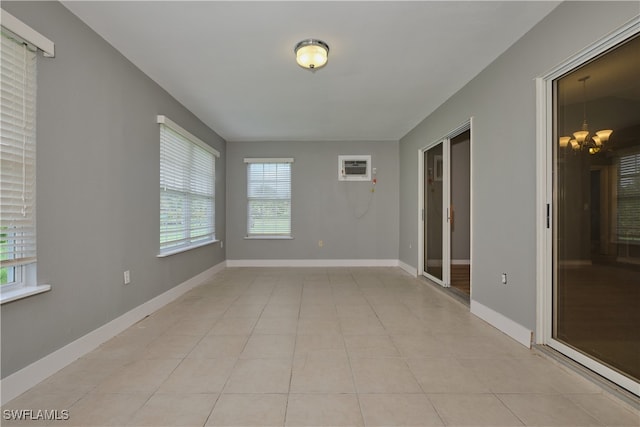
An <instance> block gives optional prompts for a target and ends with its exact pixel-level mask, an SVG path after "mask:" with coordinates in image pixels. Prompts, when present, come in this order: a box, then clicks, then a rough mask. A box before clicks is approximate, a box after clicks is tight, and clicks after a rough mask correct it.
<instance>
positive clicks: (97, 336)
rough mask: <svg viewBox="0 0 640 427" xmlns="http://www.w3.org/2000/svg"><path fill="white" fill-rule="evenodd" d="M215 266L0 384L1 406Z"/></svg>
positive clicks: (181, 291)
mask: <svg viewBox="0 0 640 427" xmlns="http://www.w3.org/2000/svg"><path fill="white" fill-rule="evenodd" d="M225 266H226V263H225V262H221V263H220V264H217V265H214V266H213V267H211V268H209V269H207V270H205V271H203V272H202V273H200V274H197V275H196V276H193V277H192V278H190V279H188V280H186V281H185V282H183V283H181V284H179V285H177V286H174V287H173V288H171V289H169V290H168V291H166V292H164V293H162V294H160V295H158V296H157V297H154V298H152V299H150V300H149V301H147V302H145V303H143V304H141V305H139V306H137V307H136V308H134V309H132V310H130V311H128V312H126V313H125V314H123V315H122V316H120V317H117V318H115V319H113V320H112V321H110V322H109V323H106V324H105V325H102V326H100V327H99V328H97V329H95V330H93V331H91V332H89V333H88V334H86V335H84V336H82V337H80V338H78V339H77V340H75V341H73V342H71V343H69V344H67V345H66V346H64V347H62V348H61V349H58V350H56V351H54V352H53V353H51V354H48V355H47V356H45V357H43V358H42V359H40V360H37V361H35V362H33V363H32V364H30V365H29V366H26V367H24V368H22V369H21V370H19V371H17V372H14V373H13V374H11V375H9V376H7V377H6V378H4V379H2V380H1V381H0V388H1V389H2V405H4V404H5V403H7V402H9V401H10V400H12V399H14V398H15V397H18V396H19V395H21V394H22V393H24V392H25V391H27V390H29V389H30V388H31V387H33V386H35V385H36V384H38V383H39V382H41V381H43V380H44V379H46V378H48V377H50V376H51V375H53V374H55V373H56V372H58V371H59V370H60V369H62V368H64V367H65V366H67V365H68V364H70V363H71V362H73V361H75V360H77V359H78V358H80V357H82V356H84V355H85V354H87V353H89V352H90V351H92V350H94V349H95V348H97V347H98V346H99V345H100V344H102V343H104V342H106V341H108V340H109V339H111V338H113V337H114V336H116V335H118V334H119V333H120V332H122V331H124V330H125V329H127V328H128V327H129V326H131V325H133V324H135V323H136V322H138V321H140V320H142V319H144V318H145V317H146V316H148V315H149V314H151V313H153V312H155V311H156V310H158V309H160V308H162V307H164V306H165V305H167V304H168V303H170V302H171V301H173V300H175V299H177V298H178V297H180V296H181V295H183V294H184V293H186V292H188V291H190V290H191V289H193V288H195V287H196V286H198V285H200V284H202V283H203V282H204V281H206V280H207V279H209V278H210V277H211V276H213V275H215V274H216V273H218V272H219V271H221V270H223V269H224V268H225Z"/></svg>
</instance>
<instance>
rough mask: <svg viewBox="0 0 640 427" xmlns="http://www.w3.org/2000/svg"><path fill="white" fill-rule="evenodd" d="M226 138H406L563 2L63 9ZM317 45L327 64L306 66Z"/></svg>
mask: <svg viewBox="0 0 640 427" xmlns="http://www.w3.org/2000/svg"><path fill="white" fill-rule="evenodd" d="M63 3H64V5H65V6H66V7H67V8H68V9H69V10H71V12H73V13H74V14H76V15H77V16H78V17H79V18H80V19H82V20H83V21H84V22H85V23H87V24H88V25H89V26H90V27H91V28H93V29H94V30H95V31H96V32H97V33H98V34H100V35H101V36H102V37H104V38H105V39H106V40H107V41H108V42H109V43H111V44H112V45H113V46H114V47H115V48H116V49H118V50H119V51H120V52H122V54H124V56H126V57H127V58H128V59H129V60H130V61H132V62H133V63H134V64H135V65H136V66H138V67H139V68H140V69H141V70H142V71H143V72H145V73H146V74H147V75H149V76H150V77H151V78H152V79H153V80H155V81H156V82H157V83H158V84H160V85H161V86H162V87H163V88H164V89H165V90H167V91H168V92H169V93H170V94H171V95H173V96H174V97H175V98H176V99H177V100H178V101H180V102H181V103H182V104H183V105H185V106H186V107H187V108H188V109H190V110H191V111H192V112H193V113H194V114H195V115H196V116H198V117H199V118H200V119H201V120H202V121H203V122H204V123H206V124H207V125H208V126H210V127H211V128H212V129H213V130H215V131H216V132H217V133H218V134H220V135H221V136H222V137H223V138H224V139H226V140H228V141H274V140H295V141H328V140H342V141H344V140H376V141H381V140H399V139H400V138H402V137H403V136H404V135H405V134H406V133H407V132H409V131H410V130H411V129H412V128H413V127H415V126H416V125H417V124H418V123H419V122H420V121H421V120H422V119H424V118H425V117H427V116H428V115H429V114H430V113H431V112H433V111H434V110H435V109H436V108H437V107H438V106H439V105H440V104H442V103H443V102H444V101H445V100H446V99H448V98H449V97H450V96H451V95H453V94H454V93H455V92H456V91H457V90H459V89H460V88H462V87H463V86H464V85H465V84H466V83H467V82H468V81H469V80H471V79H472V78H473V77H474V76H475V75H477V74H478V73H479V72H480V71H481V70H482V69H483V68H485V67H486V66H487V65H489V64H490V63H491V62H492V61H493V60H494V59H495V58H497V57H498V56H499V55H500V54H501V53H502V52H504V51H505V50H506V49H507V48H508V47H509V46H511V45H512V44H513V43H514V42H515V41H516V40H517V39H519V38H520V37H521V36H522V35H524V34H525V33H526V32H527V31H528V30H529V29H531V28H532V27H533V26H534V25H535V24H536V23H537V22H539V21H540V20H541V19H542V18H543V17H544V16H546V15H547V14H548V13H549V12H550V11H551V10H552V9H553V8H555V7H556V6H557V5H558V3H559V2H558V1H497V2H487V1H470V2H462V1H442V2H440V1H410V2H400V1H373V2H369V1H355V2H347V1H319V2H314V1H300V2H293V1H283V2H274V1H258V2H245V1H234V2H231V1H196V2H185V1H158V2H156V1H142V2H137V1H136V2H132V1H65V2H63ZM311 37H312V38H319V39H321V40H324V41H325V42H327V43H328V44H329V46H330V53H329V63H328V64H327V66H326V67H324V68H322V69H319V70H317V71H316V72H314V73H312V72H310V71H307V70H303V69H302V68H300V67H298V66H297V64H296V62H295V57H294V53H293V47H294V45H295V44H296V43H297V42H298V41H300V40H302V39H305V38H311Z"/></svg>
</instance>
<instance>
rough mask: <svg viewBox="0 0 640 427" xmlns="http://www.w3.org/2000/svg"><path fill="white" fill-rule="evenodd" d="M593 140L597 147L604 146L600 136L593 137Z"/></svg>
mask: <svg viewBox="0 0 640 427" xmlns="http://www.w3.org/2000/svg"><path fill="white" fill-rule="evenodd" d="M591 139H593V142H594V143H595V144H596V147H601V146H602V141H601V140H600V137H599V136H598V135H593V136H592V137H591Z"/></svg>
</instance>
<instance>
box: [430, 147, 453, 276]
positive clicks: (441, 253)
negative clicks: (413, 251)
mask: <svg viewBox="0 0 640 427" xmlns="http://www.w3.org/2000/svg"><path fill="white" fill-rule="evenodd" d="M448 143H449V141H448V140H445V141H442V142H440V143H438V144H436V145H434V146H433V147H431V148H429V149H427V150H426V151H425V152H424V159H423V160H424V170H425V176H424V180H425V182H424V201H425V205H424V220H425V225H424V273H425V275H427V276H428V277H430V278H431V279H432V280H434V281H436V282H437V283H439V284H441V285H442V286H448V283H449V265H448V263H449V258H450V256H449V241H450V238H449V235H448V218H447V212H448V207H449V205H448V203H449V202H448V201H449V193H448V192H449V185H448V179H449V177H448V175H449V174H448V170H447V155H448V150H447V147H448Z"/></svg>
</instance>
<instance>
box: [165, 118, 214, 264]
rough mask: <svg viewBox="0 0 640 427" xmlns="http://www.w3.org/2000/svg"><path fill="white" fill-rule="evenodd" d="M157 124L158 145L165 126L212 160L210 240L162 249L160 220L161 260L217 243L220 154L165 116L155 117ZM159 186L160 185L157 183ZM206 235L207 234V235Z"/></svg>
mask: <svg viewBox="0 0 640 427" xmlns="http://www.w3.org/2000/svg"><path fill="white" fill-rule="evenodd" d="M157 123H158V124H159V125H160V126H159V132H160V138H159V141H160V144H162V126H165V127H166V128H167V129H168V130H169V131H171V132H173V133H174V134H177V135H178V136H179V137H181V139H182V142H186V143H189V144H191V145H192V146H194V147H198V148H200V149H202V150H204V151H206V152H208V153H209V154H211V158H212V162H213V165H212V168H213V170H212V172H213V174H212V180H213V182H212V183H211V194H210V197H211V215H212V220H211V237H210V238H208V237H207V238H205V239H202V240H198V241H195V242H191V243H184V244H179V245H174V246H171V247H165V248H163V247H162V240H161V239H162V220H161V219H160V227H159V230H158V232H159V234H158V237H159V238H158V246H159V248H158V255H157V257H158V258H163V257H167V256H170V255H174V254H178V253H181V252H185V251H189V250H192V249H196V248H199V247H202V246H207V245H210V244H213V243H217V242H219V240H218V239H216V221H215V218H216V215H215V209H216V203H215V199H216V197H215V195H216V176H215V175H216V158H219V157H220V152H219V151H218V150H216V149H215V148H213V147H211V146H210V145H209V144H207V143H205V142H203V141H202V140H201V139H200V138H198V137H196V136H194V135H193V134H191V133H190V132H189V131H187V130H185V129H184V128H183V127H181V126H180V125H178V124H177V123H175V122H174V121H172V120H171V119H169V118H168V117H166V116H163V115H159V116H158V117H157ZM160 171H162V158H160ZM159 184H161V183H160V182H159ZM162 191H163V189H162V187H161V188H160V192H161V194H160V206H159V208H160V214H161V215H162V212H161V209H162ZM188 194H191V195H193V194H195V193H193V192H191V193H188ZM197 196H199V197H201V196H202V195H197ZM205 197H208V195H206V196H205ZM191 206H192V205H191V204H189V205H188V206H185V209H186V211H187V212H188V211H189V210H190V208H191ZM187 217H188V218H189V220H190V219H191V215H190V214H188V213H187ZM190 230H191V227H186V228H185V229H184V230H183V231H184V232H187V233H188V232H189V231H190ZM207 234H208V233H207ZM185 238H187V239H191V237H190V236H187V237H185Z"/></svg>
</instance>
